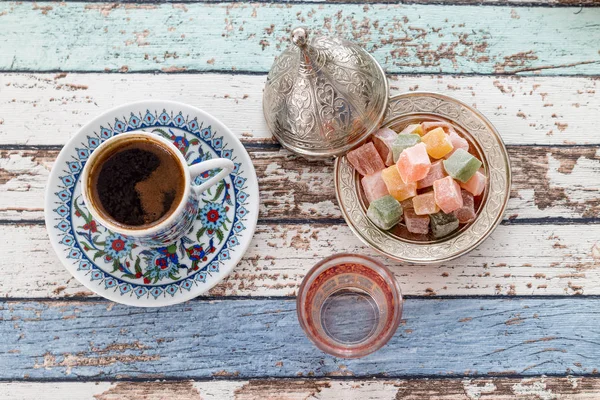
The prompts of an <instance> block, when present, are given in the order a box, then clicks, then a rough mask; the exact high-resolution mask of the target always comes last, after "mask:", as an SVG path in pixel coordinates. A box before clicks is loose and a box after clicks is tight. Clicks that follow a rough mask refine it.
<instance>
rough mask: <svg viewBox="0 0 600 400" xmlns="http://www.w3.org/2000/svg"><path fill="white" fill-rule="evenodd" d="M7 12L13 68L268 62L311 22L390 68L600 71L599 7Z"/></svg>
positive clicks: (7, 63) (34, 7)
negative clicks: (298, 28) (293, 33)
mask: <svg viewBox="0 0 600 400" xmlns="http://www.w3.org/2000/svg"><path fill="white" fill-rule="evenodd" d="M0 15H1V17H0V18H2V20H1V23H2V28H3V35H2V38H1V39H0V46H1V47H2V49H3V51H2V54H0V69H2V70H5V71H8V70H21V71H23V70H30V71H43V70H65V71H69V70H75V71H83V70H85V71H103V70H105V69H107V70H110V71H132V72H134V71H161V70H162V71H166V72H172V71H182V70H193V71H232V70H238V71H251V72H264V71H268V69H269V67H270V66H271V63H272V60H273V57H274V56H275V55H276V54H278V53H279V52H280V50H281V49H282V47H283V46H284V45H285V43H286V41H287V38H288V36H289V31H290V29H291V28H292V27H293V26H296V25H300V24H301V25H306V26H309V27H312V28H313V30H314V32H315V33H335V34H339V35H341V36H343V37H346V38H350V39H353V40H355V41H357V42H358V43H359V44H362V45H364V46H365V47H366V48H367V49H368V50H369V51H371V52H372V53H373V55H374V56H375V57H376V58H377V59H378V60H379V61H380V62H381V63H382V64H383V66H384V67H385V68H386V69H387V70H388V71H389V72H411V73H420V72H429V73H438V72H450V73H473V72H475V73H523V74H532V73H540V74H547V75H554V74H598V73H599V72H600V54H598V40H599V39H600V31H599V30H598V29H597V21H598V18H599V17H600V10H599V9H597V8H584V9H581V10H580V9H579V8H578V7H573V8H561V9H553V8H539V7H536V8H520V9H513V8H511V7H495V6H492V7H478V6H443V5H442V6H438V5H433V6H424V5H412V4H411V5H396V4H375V5H363V4H345V5H344V6H343V7H340V6H339V5H335V4H319V5H315V4H270V3H262V4H243V3H235V4H231V3H216V4H206V3H191V4H185V5H183V6H181V5H179V4H139V5H138V4H119V3H110V4H103V3H91V4H86V3H79V2H77V3H75V2H73V3H49V2H42V3H28V2H27V3H1V4H0ZM66 21H68V22H67V23H65V22H66ZM23 38H27V45H28V49H29V51H23V45H24V43H23ZM83 44H85V45H83ZM107 44H108V45H107Z"/></svg>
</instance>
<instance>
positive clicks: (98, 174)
mask: <svg viewBox="0 0 600 400" xmlns="http://www.w3.org/2000/svg"><path fill="white" fill-rule="evenodd" d="M115 147H116V148H115V149H114V150H111V149H109V150H108V151H106V154H102V155H101V157H99V158H98V160H97V162H96V165H94V166H93V167H92V169H91V171H90V176H89V182H90V188H91V191H92V193H91V194H92V201H94V202H95V206H96V207H97V208H99V209H100V211H102V213H103V214H105V215H104V217H108V219H111V220H113V221H114V222H116V223H118V224H119V225H129V226H135V227H136V228H144V227H146V226H148V225H155V224H157V223H159V222H161V221H162V220H164V219H166V218H167V217H168V216H169V215H171V213H172V212H173V211H175V209H176V208H177V205H178V204H179V203H180V202H181V198H182V196H183V192H184V189H185V188H184V184H185V180H184V173H183V170H182V168H181V166H180V164H179V160H178V159H177V158H176V156H175V155H174V154H172V153H171V151H170V150H169V149H167V148H165V147H163V146H161V145H160V144H159V143H156V142H154V141H151V140H149V139H146V138H139V137H138V138H132V139H131V140H127V141H124V142H122V143H121V144H118V145H116V146H115Z"/></svg>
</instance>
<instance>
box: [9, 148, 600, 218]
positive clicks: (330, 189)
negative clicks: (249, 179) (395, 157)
mask: <svg viewBox="0 0 600 400" xmlns="http://www.w3.org/2000/svg"><path fill="white" fill-rule="evenodd" d="M508 150H509V155H510V159H511V165H512V172H513V186H512V193H511V200H510V201H509V203H508V209H507V211H506V214H505V218H506V219H509V218H510V220H511V221H513V222H519V220H523V219H531V218H538V219H541V218H547V217H553V218H556V217H561V218H599V217H600V196H598V191H599V190H600V151H599V150H597V149H596V148H594V147H547V146H543V147H542V146H539V147H536V146H509V147H508ZM57 155H58V150H46V149H32V150H20V149H17V150H0V220H5V221H18V220H20V219H26V220H34V219H35V220H42V219H43V218H44V197H45V188H46V183H47V180H48V175H49V173H50V169H51V167H52V165H53V162H54V160H55V158H56V156H57ZM250 155H251V158H252V162H253V164H254V167H255V168H256V172H257V176H258V181H259V186H260V189H261V191H260V218H261V219H262V220H263V221H264V220H280V219H286V220H298V221H305V220H306V219H310V220H319V219H321V220H323V219H331V218H337V219H340V218H342V216H341V213H340V210H339V207H338V205H337V201H336V199H335V189H334V183H333V165H332V162H331V161H323V162H307V161H306V160H304V159H302V158H300V157H297V156H294V155H293V154H291V153H290V152H288V151H286V150H282V149H278V148H277V147H275V148H271V149H266V150H264V149H263V150H261V149H250Z"/></svg>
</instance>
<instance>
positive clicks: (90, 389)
mask: <svg viewBox="0 0 600 400" xmlns="http://www.w3.org/2000/svg"><path fill="white" fill-rule="evenodd" d="M599 394H600V379H598V378H590V377H575V376H567V377H564V378H559V377H544V376H542V377H534V378H463V379H412V380H403V379H378V380H377V381H374V380H360V379H355V380H347V381H337V380H327V379H318V380H313V379H311V380H302V379H268V380H265V379H262V380H251V381H248V380H240V381H210V382H206V381H201V382H197V381H176V382H168V381H167V382H165V381H162V382H156V381H154V382H129V381H120V382H114V383H111V382H59V383H54V382H52V383H37V382H8V383H0V397H2V399H4V400H29V399H33V398H39V396H42V395H43V398H44V399H45V400H139V399H144V400H164V399H170V400H200V399H204V400H223V399H232V400H253V399H268V400H275V399H277V400H305V399H314V400H348V399H360V400H397V399H402V400H416V399H431V400H433V399H436V400H474V399H478V400H492V399H493V400H509V399H514V398H518V399H523V400H539V399H553V400H561V399H565V400H566V399H569V400H595V399H597V398H598V396H599Z"/></svg>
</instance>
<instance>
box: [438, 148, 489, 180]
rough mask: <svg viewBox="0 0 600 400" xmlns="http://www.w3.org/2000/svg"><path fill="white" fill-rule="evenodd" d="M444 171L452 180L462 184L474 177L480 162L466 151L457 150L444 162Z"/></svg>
mask: <svg viewBox="0 0 600 400" xmlns="http://www.w3.org/2000/svg"><path fill="white" fill-rule="evenodd" d="M443 162H444V169H445V170H446V172H447V173H448V175H450V176H451V177H452V178H454V179H456V180H457V181H461V182H463V183H465V182H467V181H468V180H469V179H471V178H472V177H473V175H475V173H476V172H477V170H478V169H479V168H480V167H481V161H479V160H478V159H477V158H475V157H474V156H473V155H472V154H471V153H469V152H468V151H466V150H463V149H458V150H456V151H455V152H454V154H452V155H451V156H450V157H448V159H447V160H444V161H443Z"/></svg>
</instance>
